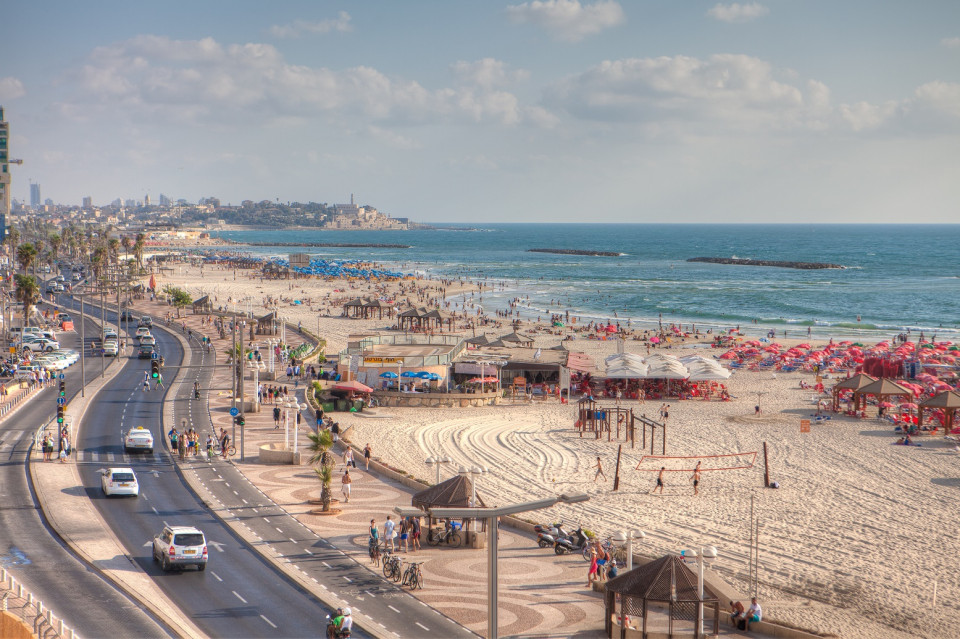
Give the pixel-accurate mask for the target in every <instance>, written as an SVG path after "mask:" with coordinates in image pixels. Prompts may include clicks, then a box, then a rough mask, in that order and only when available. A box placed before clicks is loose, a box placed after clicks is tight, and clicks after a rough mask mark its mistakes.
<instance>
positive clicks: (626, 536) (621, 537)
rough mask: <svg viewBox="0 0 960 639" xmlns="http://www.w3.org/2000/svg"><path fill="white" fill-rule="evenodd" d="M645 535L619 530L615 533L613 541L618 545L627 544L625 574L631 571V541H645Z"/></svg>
mask: <svg viewBox="0 0 960 639" xmlns="http://www.w3.org/2000/svg"><path fill="white" fill-rule="evenodd" d="M646 537H647V535H646V533H644V532H643V531H642V530H631V531H630V532H629V533H628V532H626V531H623V530H621V531H620V532H618V533H617V536H616V537H615V539H616V540H617V541H619V542H620V543H624V542H626V544H627V572H630V571H631V570H633V540H634V538H637V539H646Z"/></svg>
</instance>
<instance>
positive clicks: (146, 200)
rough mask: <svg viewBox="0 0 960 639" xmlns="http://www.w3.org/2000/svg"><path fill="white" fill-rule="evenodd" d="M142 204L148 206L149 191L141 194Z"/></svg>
mask: <svg viewBox="0 0 960 639" xmlns="http://www.w3.org/2000/svg"><path fill="white" fill-rule="evenodd" d="M143 205H144V206H150V194H149V193H147V194H146V195H144V196H143Z"/></svg>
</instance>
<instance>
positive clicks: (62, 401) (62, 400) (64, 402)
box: [57, 397, 67, 406]
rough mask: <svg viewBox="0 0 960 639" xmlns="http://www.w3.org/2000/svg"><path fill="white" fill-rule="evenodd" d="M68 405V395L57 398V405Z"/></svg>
mask: <svg viewBox="0 0 960 639" xmlns="http://www.w3.org/2000/svg"><path fill="white" fill-rule="evenodd" d="M66 405H67V398H66V397H58V398H57V406H66Z"/></svg>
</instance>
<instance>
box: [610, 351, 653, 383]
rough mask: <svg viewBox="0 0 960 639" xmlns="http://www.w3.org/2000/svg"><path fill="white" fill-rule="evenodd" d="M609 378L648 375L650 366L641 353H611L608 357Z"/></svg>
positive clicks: (635, 377)
mask: <svg viewBox="0 0 960 639" xmlns="http://www.w3.org/2000/svg"><path fill="white" fill-rule="evenodd" d="M606 364H607V373H606V376H607V378H615V379H639V378H641V377H646V376H647V369H648V368H649V367H648V366H647V365H646V364H645V363H644V362H643V358H642V357H640V356H639V355H633V354H631V353H622V354H619V355H611V356H610V357H608V358H607V359H606Z"/></svg>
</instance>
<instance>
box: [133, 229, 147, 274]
mask: <svg viewBox="0 0 960 639" xmlns="http://www.w3.org/2000/svg"><path fill="white" fill-rule="evenodd" d="M145 244H146V242H145V240H144V236H143V233H137V239H136V241H135V242H134V243H133V257H134V259H135V260H137V266H139V267H140V270H141V271H143V247H144V245H145Z"/></svg>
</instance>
